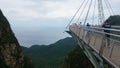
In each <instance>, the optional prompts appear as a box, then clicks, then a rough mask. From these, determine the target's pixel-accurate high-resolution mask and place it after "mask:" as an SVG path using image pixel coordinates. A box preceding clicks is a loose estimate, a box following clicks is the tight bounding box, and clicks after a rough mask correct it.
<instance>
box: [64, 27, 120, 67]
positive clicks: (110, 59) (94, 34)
mask: <svg viewBox="0 0 120 68" xmlns="http://www.w3.org/2000/svg"><path fill="white" fill-rule="evenodd" d="M119 29H120V28H119V26H112V28H111V29H108V28H101V27H98V26H90V27H86V26H82V25H81V26H77V25H71V26H70V27H69V30H68V31H66V32H67V33H69V34H70V35H71V36H72V37H73V38H74V39H75V40H76V41H77V43H78V45H79V46H80V47H81V49H82V50H83V52H84V53H85V54H86V56H87V57H88V58H89V60H90V61H91V63H92V64H93V66H94V67H95V68H105V66H106V65H105V63H107V64H108V65H107V66H106V67H107V68H120V30H119ZM104 30H109V31H110V33H105V32H104ZM105 34H108V35H110V37H109V38H107V37H106V36H105ZM107 40H109V44H110V46H107V44H108V42H107Z"/></svg>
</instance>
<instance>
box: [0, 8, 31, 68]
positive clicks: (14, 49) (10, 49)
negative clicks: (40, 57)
mask: <svg viewBox="0 0 120 68" xmlns="http://www.w3.org/2000/svg"><path fill="white" fill-rule="evenodd" d="M0 68H33V66H32V63H31V60H30V59H28V58H26V57H25V56H24V54H23V52H22V49H21V47H20V45H19V43H18V40H17V38H16V37H15V35H14V33H13V31H12V29H11V27H10V24H9V22H8V20H7V19H6V17H5V16H4V15H3V13H2V11H1V10H0Z"/></svg>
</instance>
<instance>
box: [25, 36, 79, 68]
mask: <svg viewBox="0 0 120 68" xmlns="http://www.w3.org/2000/svg"><path fill="white" fill-rule="evenodd" d="M76 45H77V44H76V42H75V41H74V40H73V39H72V38H69V37H68V38H65V39H61V40H59V41H57V42H56V43H54V44H50V45H33V46H32V47H30V48H25V47H23V51H24V53H25V54H26V55H27V56H29V57H30V58H32V60H33V63H34V65H35V68H62V67H63V63H64V58H65V56H67V54H68V53H69V52H70V51H71V49H73V47H75V46H76Z"/></svg>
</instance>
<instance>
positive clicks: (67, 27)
mask: <svg viewBox="0 0 120 68" xmlns="http://www.w3.org/2000/svg"><path fill="white" fill-rule="evenodd" d="M84 2H85V0H84V1H83V2H82V4H81V5H80V7H79V9H78V10H77V11H76V13H75V14H74V16H73V17H72V19H71V20H70V22H69V23H68V25H67V26H66V29H67V28H68V27H69V25H70V24H71V22H72V21H73V19H74V18H75V16H76V15H77V14H78V12H79V10H80V9H81V7H82V6H83V4H84ZM66 29H65V30H66Z"/></svg>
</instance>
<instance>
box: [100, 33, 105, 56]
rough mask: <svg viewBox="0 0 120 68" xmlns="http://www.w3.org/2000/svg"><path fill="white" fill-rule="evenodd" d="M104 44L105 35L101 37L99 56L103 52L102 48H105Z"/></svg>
mask: <svg viewBox="0 0 120 68" xmlns="http://www.w3.org/2000/svg"><path fill="white" fill-rule="evenodd" d="M105 43H106V37H105V35H103V37H102V44H101V47H100V51H99V54H100V55H102V54H103V50H104V47H105Z"/></svg>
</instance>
